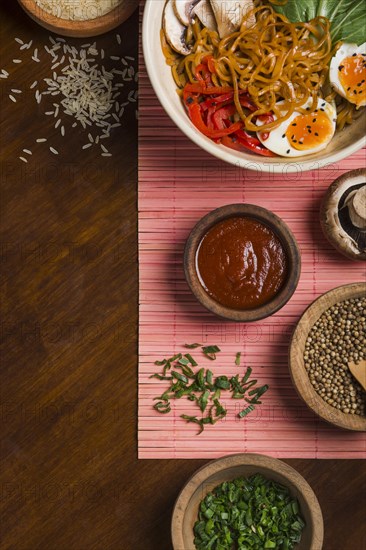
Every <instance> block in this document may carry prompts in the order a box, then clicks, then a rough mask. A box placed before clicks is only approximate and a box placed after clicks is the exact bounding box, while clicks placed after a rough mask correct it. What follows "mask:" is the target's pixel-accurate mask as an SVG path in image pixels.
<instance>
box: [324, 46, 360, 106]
mask: <svg viewBox="0 0 366 550" xmlns="http://www.w3.org/2000/svg"><path fill="white" fill-rule="evenodd" d="M354 54H356V55H357V54H366V42H364V44H361V46H357V44H347V43H346V42H344V43H343V44H342V46H341V47H340V48H339V50H338V51H337V52H336V54H335V56H333V57H332V59H331V62H330V67H329V80H330V83H331V85H332V86H333V88H334V89H335V90H336V91H337V93H338V94H339V95H341V96H342V97H345V98H346V99H347V100H348V101H349V102H350V103H354V101H352V100H351V99H349V98H348V97H347V95H346V90H345V89H344V88H343V86H342V84H341V82H340V80H339V77H338V75H339V66H340V65H341V64H342V61H343V60H344V59H345V58H346V57H352V56H353V55H354ZM363 105H366V100H365V101H362V102H360V103H358V106H360V107H361V106H363Z"/></svg>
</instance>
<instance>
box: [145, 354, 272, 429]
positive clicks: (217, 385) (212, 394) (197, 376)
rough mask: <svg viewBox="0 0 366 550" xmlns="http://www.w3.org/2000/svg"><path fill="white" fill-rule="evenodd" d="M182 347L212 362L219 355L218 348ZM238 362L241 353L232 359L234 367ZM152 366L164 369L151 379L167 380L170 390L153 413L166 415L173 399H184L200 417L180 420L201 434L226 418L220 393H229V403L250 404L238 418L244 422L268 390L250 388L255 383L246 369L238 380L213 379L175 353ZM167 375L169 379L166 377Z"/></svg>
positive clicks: (189, 357)
mask: <svg viewBox="0 0 366 550" xmlns="http://www.w3.org/2000/svg"><path fill="white" fill-rule="evenodd" d="M185 347H190V348H192V349H193V348H195V347H201V349H202V352H203V353H204V355H205V356H206V357H207V358H208V359H210V360H212V361H213V360H215V359H216V353H218V352H219V351H221V350H220V348H219V347H218V346H213V345H210V346H201V344H185ZM240 358H241V353H240V352H238V353H237V354H236V358H235V364H236V365H237V366H239V365H240ZM155 364H156V365H158V366H162V367H163V370H162V373H161V374H160V373H155V374H153V375H151V376H150V378H156V379H158V380H167V381H169V382H170V386H169V388H168V389H167V390H166V391H165V392H164V393H163V394H162V395H161V396H159V397H156V398H154V400H157V401H158V402H157V403H155V404H154V405H153V407H154V409H155V410H156V411H157V412H160V413H162V414H166V413H169V412H170V411H171V405H170V401H171V400H172V399H181V398H182V397H186V398H187V399H188V400H189V401H192V402H195V403H196V405H197V407H198V408H199V410H200V412H201V414H202V417H201V418H198V417H196V416H190V415H181V417H182V418H183V419H184V420H186V421H187V422H191V423H195V424H197V425H198V426H199V432H198V433H201V432H202V431H203V429H204V427H205V425H207V424H215V423H216V422H218V421H219V420H221V419H223V418H224V417H225V416H226V415H227V410H226V408H225V407H224V406H223V404H222V403H221V402H220V398H221V392H222V391H229V392H230V393H231V398H232V399H244V400H246V401H247V403H249V405H248V406H247V407H246V408H245V409H244V410H243V411H241V412H240V413H239V414H238V416H239V418H243V417H245V416H246V415H247V414H249V413H250V412H251V411H252V410H254V405H259V404H260V403H261V401H259V398H260V397H261V395H263V394H264V393H265V392H266V391H267V390H268V385H267V384H265V385H264V386H261V387H260V388H253V386H255V385H256V383H257V380H249V377H250V375H251V373H252V369H251V368H250V367H248V368H247V369H246V372H245V374H244V375H243V377H242V379H241V380H240V378H239V374H236V375H235V376H232V377H231V378H229V377H228V376H226V375H221V376H216V377H215V376H214V374H213V372H212V370H210V369H205V368H203V367H202V368H200V369H198V370H196V371H195V370H193V368H192V367H198V363H197V361H196V360H195V359H194V358H193V357H192V355H191V354H190V353H186V354H184V355H182V354H181V353H177V354H176V355H174V356H173V357H170V358H169V359H163V360H161V361H155ZM168 371H169V375H167V372H168ZM250 388H253V389H250ZM249 390H250V391H249ZM247 395H248V396H249V397H247Z"/></svg>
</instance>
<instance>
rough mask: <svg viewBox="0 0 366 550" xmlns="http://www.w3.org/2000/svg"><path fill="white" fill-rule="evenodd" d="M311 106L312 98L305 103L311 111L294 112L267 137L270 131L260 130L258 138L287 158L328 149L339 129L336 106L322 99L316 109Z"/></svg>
mask: <svg viewBox="0 0 366 550" xmlns="http://www.w3.org/2000/svg"><path fill="white" fill-rule="evenodd" d="M283 103H284V102H283V101H279V102H278V103H277V106H278V107H280V106H281V105H282V104H283ZM311 105H312V100H311V99H309V100H308V102H307V103H306V104H305V105H304V106H303V109H306V110H307V111H309V112H306V113H305V114H302V113H300V112H298V111H294V112H293V113H292V115H291V116H290V117H289V118H288V119H287V120H285V121H284V122H282V123H281V124H280V125H279V126H278V127H277V128H275V129H274V130H271V131H270V133H269V136H268V138H267V139H265V136H266V134H264V135H262V133H261V132H257V136H258V139H259V140H260V141H261V143H263V145H265V146H266V147H267V149H269V150H270V151H273V153H277V155H281V156H283V157H300V156H303V155H310V154H312V153H317V152H318V151H321V150H322V149H325V147H326V146H327V145H328V143H329V142H330V141H331V139H332V137H333V135H334V132H335V129H336V119H337V113H336V109H335V106H334V105H331V104H330V103H328V102H327V101H325V100H324V99H321V98H319V99H318V103H317V108H316V109H315V110H314V111H312V112H310V107H311ZM274 120H276V117H275V118H274ZM257 125H258V126H262V125H263V122H261V121H259V120H257ZM267 135H268V133H267Z"/></svg>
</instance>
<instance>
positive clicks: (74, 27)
mask: <svg viewBox="0 0 366 550" xmlns="http://www.w3.org/2000/svg"><path fill="white" fill-rule="evenodd" d="M127 2H128V9H126V5H125V4H123V3H121V4H119V5H117V6H116V7H115V8H113V9H112V10H111V11H109V12H107V13H105V14H104V15H101V16H99V17H95V18H94V19H87V20H84V21H83V20H81V21H78V20H71V19H62V18H61V17H56V16H55V15H52V14H51V13H48V12H47V11H46V10H44V9H43V8H41V6H38V4H36V2H35V0H18V3H19V4H20V6H21V7H22V8H23V9H24V11H25V12H26V13H27V14H28V15H29V16H30V17H31V18H32V19H33V20H34V21H36V22H37V23H39V24H40V25H41V26H43V27H45V28H46V29H48V30H50V31H51V32H55V33H59V34H64V36H73V37H75V38H78V37H80V38H87V37H92V36H97V35H98V34H103V33H105V32H108V31H109V30H112V29H114V28H116V27H118V26H119V25H120V24H121V23H122V22H123V21H124V20H125V19H127V18H128V17H129V16H130V15H132V13H133V11H134V10H135V9H136V8H137V5H138V3H137V0H127ZM91 31H92V33H93V34H84V33H89V32H91ZM69 32H70V33H71V34H70V35H69V34H68V33H69Z"/></svg>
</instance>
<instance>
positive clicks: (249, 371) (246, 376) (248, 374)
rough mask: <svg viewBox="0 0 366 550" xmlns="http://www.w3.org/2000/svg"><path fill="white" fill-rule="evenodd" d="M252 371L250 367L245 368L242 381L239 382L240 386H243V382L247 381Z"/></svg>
mask: <svg viewBox="0 0 366 550" xmlns="http://www.w3.org/2000/svg"><path fill="white" fill-rule="evenodd" d="M252 370H253V369H252V368H251V367H248V368H247V372H246V373H245V374H244V376H243V378H242V381H241V383H242V384H245V382H246V381H247V380H248V378H249V376H250V375H251V374H252Z"/></svg>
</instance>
